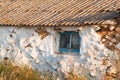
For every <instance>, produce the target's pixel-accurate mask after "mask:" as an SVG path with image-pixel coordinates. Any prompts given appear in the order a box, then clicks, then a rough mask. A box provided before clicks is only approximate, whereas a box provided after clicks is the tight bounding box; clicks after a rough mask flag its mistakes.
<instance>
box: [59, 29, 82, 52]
mask: <svg viewBox="0 0 120 80" xmlns="http://www.w3.org/2000/svg"><path fill="white" fill-rule="evenodd" d="M79 50H80V36H79V33H78V32H73V31H65V32H63V33H60V45H59V51H60V52H79Z"/></svg>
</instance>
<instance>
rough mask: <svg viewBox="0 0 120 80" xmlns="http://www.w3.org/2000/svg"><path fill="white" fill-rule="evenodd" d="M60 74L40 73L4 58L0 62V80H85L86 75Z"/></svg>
mask: <svg viewBox="0 0 120 80" xmlns="http://www.w3.org/2000/svg"><path fill="white" fill-rule="evenodd" d="M61 74H62V76H63V77H62V78H61V77H60V76H59V75H54V76H53V74H51V73H50V72H49V71H47V72H45V73H44V74H41V73H40V72H38V71H34V70H32V69H31V68H28V67H18V66H14V65H13V64H12V62H10V61H7V60H5V59H4V61H1V62H0V80H87V78H86V76H80V77H78V76H77V75H75V74H73V73H70V74H69V77H66V75H64V74H63V73H62V72H61Z"/></svg>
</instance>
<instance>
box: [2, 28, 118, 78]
mask: <svg viewBox="0 0 120 80" xmlns="http://www.w3.org/2000/svg"><path fill="white" fill-rule="evenodd" d="M37 30H38V28H18V27H0V33H1V34H0V59H1V60H2V59H4V58H5V57H8V59H10V60H12V61H13V62H14V63H15V65H22V66H23V65H29V66H30V67H32V68H33V69H37V70H39V71H42V72H45V71H50V72H52V74H59V72H63V73H70V72H74V73H76V74H77V75H81V74H84V73H86V75H87V76H88V78H89V79H91V80H96V79H100V78H101V76H102V74H104V73H106V70H107V68H108V67H110V66H111V67H114V66H115V65H116V64H113V63H114V62H113V60H114V61H116V59H119V58H116V57H117V54H116V53H115V52H113V51H111V50H108V49H107V48H106V47H105V46H104V44H102V43H101V41H100V40H101V37H100V35H98V34H97V33H96V32H95V30H94V29H93V28H91V27H90V28H83V29H82V30H81V31H80V32H79V34H80V37H81V42H80V43H81V47H80V53H79V55H71V54H69V53H68V54H56V53H55V52H54V51H55V50H54V49H57V48H56V47H57V46H58V42H57V41H58V38H57V32H56V31H54V29H53V28H46V31H47V33H49V34H48V35H47V36H45V37H44V38H43V39H42V40H41V39H40V36H41V35H40V33H39V34H38V32H36V31H37ZM45 34H46V33H45ZM54 39H55V40H54ZM115 54H116V55H115ZM83 69H84V70H85V71H86V72H85V71H84V70H83ZM110 71H112V72H114V70H110ZM110 71H107V73H110Z"/></svg>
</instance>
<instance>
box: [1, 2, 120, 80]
mask: <svg viewBox="0 0 120 80" xmlns="http://www.w3.org/2000/svg"><path fill="white" fill-rule="evenodd" d="M119 17H120V1H119V0H2V1H0V59H1V60H2V59H3V58H4V57H8V58H9V59H11V60H12V61H13V62H14V63H15V64H16V65H21V64H27V65H29V66H31V67H32V68H33V69H38V70H40V71H46V70H49V71H51V72H53V73H56V71H62V72H64V73H69V72H70V71H73V72H75V73H76V74H78V75H79V74H81V73H82V68H83V67H84V68H86V69H88V70H89V72H88V73H90V75H91V76H93V77H95V79H96V78H98V76H102V75H103V74H104V73H105V72H106V69H107V67H108V66H115V65H116V64H113V63H115V62H113V61H118V62H119V57H118V54H120V32H119V31H120V27H119V26H120V24H119V23H120V21H119V20H120V19H119ZM117 71H118V70H117ZM113 73H115V75H116V71H115V72H113Z"/></svg>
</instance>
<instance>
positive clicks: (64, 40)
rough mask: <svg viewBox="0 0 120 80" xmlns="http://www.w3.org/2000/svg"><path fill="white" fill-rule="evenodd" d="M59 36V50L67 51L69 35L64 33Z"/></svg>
mask: <svg viewBox="0 0 120 80" xmlns="http://www.w3.org/2000/svg"><path fill="white" fill-rule="evenodd" d="M60 36H61V37H60V48H66V49H69V43H70V33H67V32H64V33H61V35H60Z"/></svg>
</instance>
